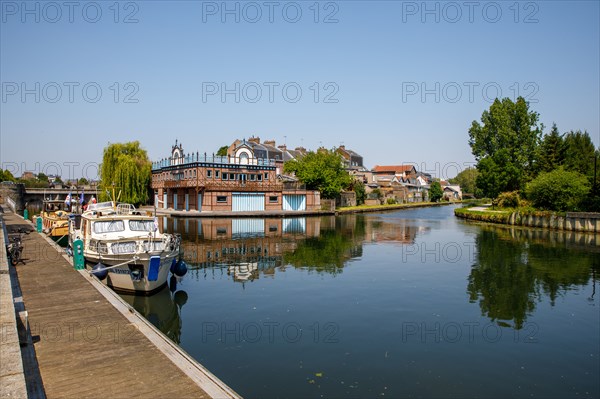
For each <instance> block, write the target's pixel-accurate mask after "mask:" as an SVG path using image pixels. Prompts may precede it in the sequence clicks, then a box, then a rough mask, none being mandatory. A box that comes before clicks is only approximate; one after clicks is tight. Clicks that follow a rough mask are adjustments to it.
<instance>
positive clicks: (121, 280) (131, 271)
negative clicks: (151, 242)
mask: <svg viewBox="0 0 600 399" xmlns="http://www.w3.org/2000/svg"><path fill="white" fill-rule="evenodd" d="M177 255H178V253H177V252H176V251H172V252H163V253H160V254H159V253H156V254H152V253H144V254H139V255H138V256H139V259H137V260H133V259H132V257H133V255H128V256H123V255H119V256H102V259H99V258H98V257H97V256H94V255H84V256H85V261H86V266H88V267H89V268H90V269H91V268H92V267H93V266H95V265H96V264H98V263H99V262H101V263H102V264H103V265H104V266H105V267H110V266H114V265H118V264H122V263H124V262H127V260H128V259H131V261H130V262H127V263H126V264H123V265H121V266H117V267H115V268H113V269H109V270H108V275H107V276H106V278H105V279H103V280H102V281H103V283H105V284H106V285H108V286H109V287H111V288H112V289H113V290H115V291H117V292H120V293H129V294H137V295H140V294H141V295H152V294H154V293H156V292H158V291H160V290H161V289H162V288H163V287H164V286H165V285H166V284H167V278H168V277H169V270H170V268H171V264H172V263H173V261H174V260H176V259H177ZM154 256H156V257H160V263H159V266H158V272H157V273H156V270H154V272H151V270H150V269H151V265H150V263H151V258H152V257H154ZM151 274H154V277H151Z"/></svg>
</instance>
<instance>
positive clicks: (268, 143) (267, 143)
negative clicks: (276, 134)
mask: <svg viewBox="0 0 600 399" xmlns="http://www.w3.org/2000/svg"><path fill="white" fill-rule="evenodd" d="M265 144H266V145H272V146H273V147H275V140H265Z"/></svg>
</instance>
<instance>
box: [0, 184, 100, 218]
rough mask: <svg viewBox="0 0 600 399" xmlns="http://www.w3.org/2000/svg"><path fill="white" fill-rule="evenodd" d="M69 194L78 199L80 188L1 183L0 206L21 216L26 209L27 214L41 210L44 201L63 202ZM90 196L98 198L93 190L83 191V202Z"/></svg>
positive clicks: (87, 200) (89, 198)
mask: <svg viewBox="0 0 600 399" xmlns="http://www.w3.org/2000/svg"><path fill="white" fill-rule="evenodd" d="M69 193H71V195H72V196H73V198H77V199H79V196H80V195H81V188H79V189H77V190H76V189H69V188H27V187H25V185H24V184H21V183H9V182H2V183H0V204H1V205H2V206H7V207H9V208H10V209H11V210H12V211H13V212H15V213H18V214H19V215H22V214H23V211H24V210H25V209H26V208H27V209H29V213H32V211H33V212H35V211H39V210H41V208H42V201H43V200H44V199H51V200H64V199H65V198H66V197H67V195H69ZM92 196H95V197H96V198H98V196H97V193H96V190H95V189H92V188H88V189H87V190H86V189H85V188H84V189H83V199H84V201H85V202H89V201H90V200H91V198H92Z"/></svg>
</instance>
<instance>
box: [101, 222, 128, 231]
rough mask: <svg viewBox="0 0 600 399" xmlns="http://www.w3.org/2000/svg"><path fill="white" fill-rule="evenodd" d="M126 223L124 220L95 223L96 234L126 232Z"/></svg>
mask: <svg viewBox="0 0 600 399" xmlns="http://www.w3.org/2000/svg"><path fill="white" fill-rule="evenodd" d="M124 230H125V223H123V221H122V220H109V221H102V222H94V233H114V232H117V231H124Z"/></svg>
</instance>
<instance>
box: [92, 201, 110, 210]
mask: <svg viewBox="0 0 600 399" xmlns="http://www.w3.org/2000/svg"><path fill="white" fill-rule="evenodd" d="M112 207H113V204H112V202H110V201H108V202H98V203H97V204H89V205H88V208H87V210H88V211H96V210H98V209H106V208H112Z"/></svg>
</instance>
